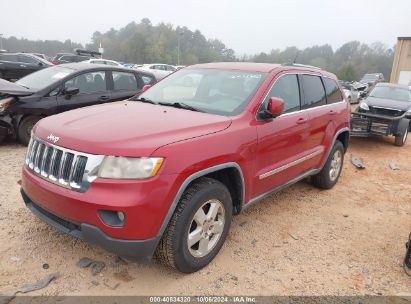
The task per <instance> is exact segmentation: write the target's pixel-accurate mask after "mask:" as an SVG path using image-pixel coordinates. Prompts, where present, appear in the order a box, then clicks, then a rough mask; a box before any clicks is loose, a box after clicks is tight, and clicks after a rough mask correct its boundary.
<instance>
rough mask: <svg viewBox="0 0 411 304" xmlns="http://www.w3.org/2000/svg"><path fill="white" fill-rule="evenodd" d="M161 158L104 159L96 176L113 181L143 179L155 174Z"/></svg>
mask: <svg viewBox="0 0 411 304" xmlns="http://www.w3.org/2000/svg"><path fill="white" fill-rule="evenodd" d="M163 160H164V159H163V158H160V157H141V158H133V157H123V156H106V157H104V159H103V161H102V163H101V165H100V168H99V170H98V173H97V176H98V177H102V178H113V179H144V178H149V177H151V176H154V175H156V174H157V172H158V170H159V169H160V167H161V165H162V163H163Z"/></svg>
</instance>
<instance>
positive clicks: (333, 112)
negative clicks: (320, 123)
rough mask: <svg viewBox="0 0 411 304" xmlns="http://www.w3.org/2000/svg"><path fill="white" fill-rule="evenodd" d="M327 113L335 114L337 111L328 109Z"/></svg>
mask: <svg viewBox="0 0 411 304" xmlns="http://www.w3.org/2000/svg"><path fill="white" fill-rule="evenodd" d="M328 114H330V115H335V114H337V111H334V110H330V111H329V112H328Z"/></svg>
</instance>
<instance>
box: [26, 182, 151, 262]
mask: <svg viewBox="0 0 411 304" xmlns="http://www.w3.org/2000/svg"><path fill="white" fill-rule="evenodd" d="M21 195H22V197H23V200H24V203H25V204H26V206H27V207H28V208H29V209H30V210H31V211H32V212H33V213H34V214H35V215H36V216H37V217H38V218H40V219H41V220H43V221H44V222H46V223H47V224H49V225H50V226H53V227H54V228H56V229H58V230H60V231H62V232H64V233H66V234H69V235H71V236H74V237H76V238H79V239H82V240H84V241H86V242H89V243H92V244H96V245H98V246H100V247H102V248H104V249H106V250H107V251H110V252H113V253H115V254H117V255H119V256H121V257H125V258H128V259H132V260H136V261H139V262H149V261H150V260H151V258H152V256H153V254H154V251H155V249H156V246H157V244H158V242H159V237H154V238H151V239H147V240H124V239H118V238H112V237H110V236H108V235H107V234H105V233H104V232H103V231H101V230H100V229H99V228H98V227H96V226H94V225H90V224H86V223H76V222H72V221H70V220H67V219H64V218H62V217H59V216H58V215H56V214H54V213H52V212H50V211H49V210H46V209H45V208H44V207H42V206H40V205H39V204H38V203H37V202H33V201H32V200H31V199H30V198H29V197H28V196H27V194H26V193H25V192H24V190H23V189H22V190H21Z"/></svg>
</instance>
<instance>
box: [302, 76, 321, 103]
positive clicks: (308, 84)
mask: <svg viewBox="0 0 411 304" xmlns="http://www.w3.org/2000/svg"><path fill="white" fill-rule="evenodd" d="M300 77H301V82H302V87H303V92H304V100H303V104H302V107H301V108H302V109H309V108H314V107H318V106H322V105H325V104H326V99H325V91H324V86H323V83H322V81H321V78H320V77H319V76H314V75H301V76H300Z"/></svg>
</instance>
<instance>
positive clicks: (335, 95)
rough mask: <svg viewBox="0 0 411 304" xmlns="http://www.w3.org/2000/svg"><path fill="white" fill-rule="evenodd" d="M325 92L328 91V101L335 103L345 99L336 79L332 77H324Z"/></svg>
mask: <svg viewBox="0 0 411 304" xmlns="http://www.w3.org/2000/svg"><path fill="white" fill-rule="evenodd" d="M323 81H324V86H325V92H326V93H327V103H335V102H339V101H342V100H343V97H342V95H341V91H340V89H339V88H338V85H337V83H336V82H335V80H333V79H330V78H323Z"/></svg>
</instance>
